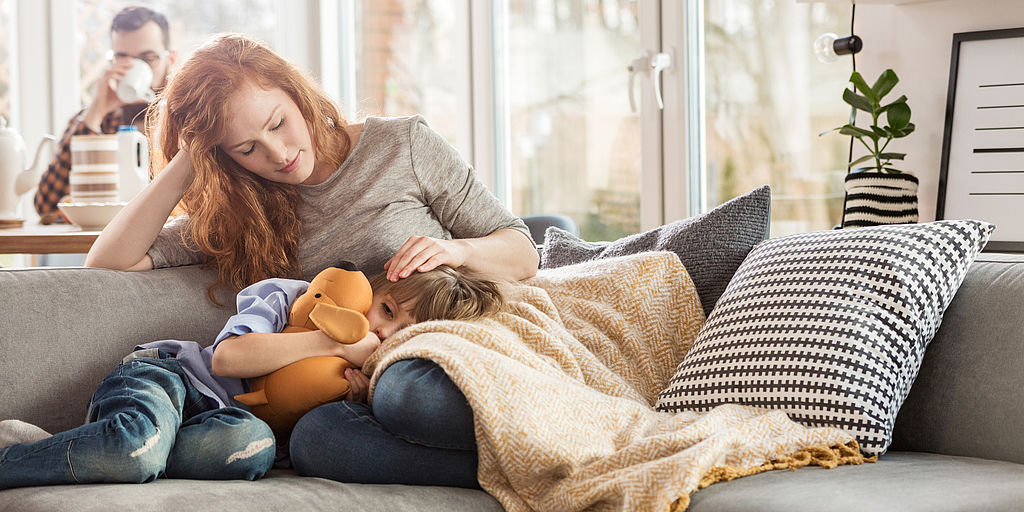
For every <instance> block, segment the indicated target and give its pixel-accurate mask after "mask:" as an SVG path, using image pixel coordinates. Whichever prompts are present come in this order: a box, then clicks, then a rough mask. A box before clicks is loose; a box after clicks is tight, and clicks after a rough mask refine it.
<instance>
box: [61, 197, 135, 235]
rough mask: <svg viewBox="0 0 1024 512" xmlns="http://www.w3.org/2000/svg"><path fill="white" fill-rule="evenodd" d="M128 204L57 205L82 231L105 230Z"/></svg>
mask: <svg viewBox="0 0 1024 512" xmlns="http://www.w3.org/2000/svg"><path fill="white" fill-rule="evenodd" d="M126 204H128V203H57V208H59V209H60V211H61V213H63V214H64V216H65V217H67V219H68V220H69V221H71V223H72V224H74V225H76V226H78V227H81V228H82V229H103V227H104V226H106V225H107V223H109V222H110V220H111V219H113V218H114V215H117V212H119V211H121V208H124V205H126Z"/></svg>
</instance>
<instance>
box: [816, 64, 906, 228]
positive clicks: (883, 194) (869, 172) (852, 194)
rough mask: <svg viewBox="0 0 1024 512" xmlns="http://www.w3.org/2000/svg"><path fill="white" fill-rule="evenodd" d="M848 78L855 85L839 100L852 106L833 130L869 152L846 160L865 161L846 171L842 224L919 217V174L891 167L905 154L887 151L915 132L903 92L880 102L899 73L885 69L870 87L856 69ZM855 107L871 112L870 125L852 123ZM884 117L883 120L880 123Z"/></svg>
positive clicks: (854, 225)
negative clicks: (859, 144) (890, 100)
mask: <svg viewBox="0 0 1024 512" xmlns="http://www.w3.org/2000/svg"><path fill="white" fill-rule="evenodd" d="M850 82H851V83H852V84H853V86H854V88H853V89H844V90H843V101H845V102H846V103H847V104H849V105H850V106H851V107H853V111H852V112H851V114H850V122H849V123H847V124H845V125H843V126H840V127H838V128H834V129H833V130H831V131H838V132H839V133H841V134H843V135H849V136H851V137H853V138H854V139H856V140H857V141H859V142H860V143H861V145H862V146H864V148H865V149H867V151H868V153H867V154H866V155H863V156H861V157H859V158H857V159H855V160H853V161H851V162H850V163H849V164H848V165H849V166H850V167H851V168H852V167H853V166H855V165H858V164H865V163H866V164H867V165H866V166H863V167H859V168H856V169H853V170H851V172H849V173H848V174H847V175H846V180H845V182H844V185H845V188H846V201H845V204H844V205H843V222H842V226H843V227H844V228H846V227H859V226H875V225H879V224H911V223H915V222H917V219H918V211H917V186H918V181H917V178H916V177H915V176H913V175H912V174H907V173H905V172H903V171H901V170H899V169H896V168H895V167H893V160H903V158H904V157H905V156H906V153H894V152H891V151H887V148H888V147H889V143H890V142H892V141H893V139H901V138H903V137H906V136H907V135H910V134H911V133H913V132H914V123H911V122H910V106H909V105H907V97H906V96H900V97H899V98H897V99H896V100H895V101H892V102H889V103H885V102H884V99H885V96H886V95H887V94H889V93H890V92H891V91H892V90H893V88H894V87H895V86H896V84H897V83H899V78H898V77H897V76H896V73H895V72H894V71H893V70H891V69H887V70H885V71H883V72H882V74H881V75H879V77H878V79H877V80H875V83H874V84H872V85H870V86H869V85H868V83H867V82H866V81H864V78H863V77H862V76H861V75H860V73H858V72H856V71H854V72H853V74H852V75H850ZM858 92H859V93H860V94H858ZM858 110H859V111H861V112H866V113H867V114H868V115H870V116H871V125H870V126H868V127H867V128H862V127H860V126H857V125H856V120H857V111H858ZM883 116H884V117H885V124H882V117H883ZM826 133H828V132H826Z"/></svg>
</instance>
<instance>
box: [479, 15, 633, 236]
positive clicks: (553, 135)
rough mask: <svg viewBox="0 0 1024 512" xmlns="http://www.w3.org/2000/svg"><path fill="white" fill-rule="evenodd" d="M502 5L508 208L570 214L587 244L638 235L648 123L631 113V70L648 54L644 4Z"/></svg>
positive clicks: (501, 64)
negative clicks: (641, 12) (640, 17)
mask: <svg viewBox="0 0 1024 512" xmlns="http://www.w3.org/2000/svg"><path fill="white" fill-rule="evenodd" d="M504 7H505V9H506V11H505V12H504V13H503V15H502V16H501V17H500V18H499V19H503V20H504V21H505V25H504V27H503V29H504V31H505V34H504V36H505V40H506V41H507V43H506V44H507V48H506V50H505V53H504V56H505V58H506V59H507V61H505V62H500V63H498V65H499V68H500V69H502V70H503V72H504V77H503V78H504V81H503V83H502V85H501V87H502V88H503V91H504V98H505V101H507V106H506V108H507V119H506V123H507V126H506V127H505V130H507V138H506V139H505V142H506V143H507V147H506V148H504V151H505V153H506V154H507V166H508V168H507V169H506V172H508V176H507V183H508V196H509V197H508V199H509V207H510V209H511V210H512V211H514V212H516V213H517V214H519V215H529V214H539V213H561V214H566V215H568V216H570V217H572V218H573V220H575V221H576V223H577V224H578V225H579V227H580V234H581V236H583V237H584V238H586V239H588V240H614V239H616V238H619V237H621V236H623V235H626V234H629V233H635V232H637V231H639V230H640V197H641V156H640V150H641V143H640V142H641V141H640V138H641V122H642V121H641V115H640V114H639V113H637V112H633V111H631V109H630V102H629V96H628V94H629V89H628V83H629V72H628V71H627V65H628V64H629V62H630V61H631V60H632V59H633V58H635V57H637V56H638V55H642V53H643V52H642V51H641V44H640V39H641V38H640V25H639V20H638V2H637V1H636V0H604V1H598V0H509V1H508V2H507V3H505V4H504ZM499 37H500V34H499ZM637 89H639V87H637Z"/></svg>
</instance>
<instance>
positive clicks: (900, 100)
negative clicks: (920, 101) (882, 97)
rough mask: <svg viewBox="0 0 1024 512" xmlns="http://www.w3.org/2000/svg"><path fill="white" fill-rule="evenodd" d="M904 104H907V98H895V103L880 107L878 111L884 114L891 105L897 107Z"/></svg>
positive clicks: (904, 96)
mask: <svg viewBox="0 0 1024 512" xmlns="http://www.w3.org/2000/svg"><path fill="white" fill-rule="evenodd" d="M906 102H907V96H906V95H905V94H904V95H903V96H900V97H899V98H896V101H894V102H892V103H890V104H888V105H885V106H884V107H882V108H880V109H878V110H879V111H880V112H885V111H886V110H889V109H890V108H892V107H893V105H898V104H900V103H906Z"/></svg>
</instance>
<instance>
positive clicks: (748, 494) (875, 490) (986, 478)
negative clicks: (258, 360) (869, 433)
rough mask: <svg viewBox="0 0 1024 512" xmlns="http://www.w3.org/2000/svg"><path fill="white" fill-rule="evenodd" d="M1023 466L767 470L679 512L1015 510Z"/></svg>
mask: <svg viewBox="0 0 1024 512" xmlns="http://www.w3.org/2000/svg"><path fill="white" fill-rule="evenodd" d="M1021 503H1024V465H1021V464H1012V463H1009V462H999V461H991V460H985V459H975V458H970V457H951V456H947V455H936V454H930V453H912V452H895V451H894V452H889V453H888V454H886V455H884V456H882V457H881V458H879V460H878V462H875V463H873V464H863V465H860V466H839V467H837V468H834V469H823V468H819V467H808V468H801V469H798V470H796V471H768V472H766V473H760V474H757V475H753V476H746V477H743V478H739V479H737V480H733V481H731V482H723V483H717V484H714V485H712V486H710V487H708V488H706V489H702V490H699V491H697V492H695V493H694V494H693V495H692V496H691V499H690V507H689V508H688V509H686V512H734V511H737V510H742V511H744V512H778V511H786V512H811V511H813V512H821V511H823V510H824V511H829V512H846V511H849V512H863V511H865V510H898V511H900V512H943V511H967V510H971V511H980V510H984V511H986V512H1018V511H1020V510H1021Z"/></svg>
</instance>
